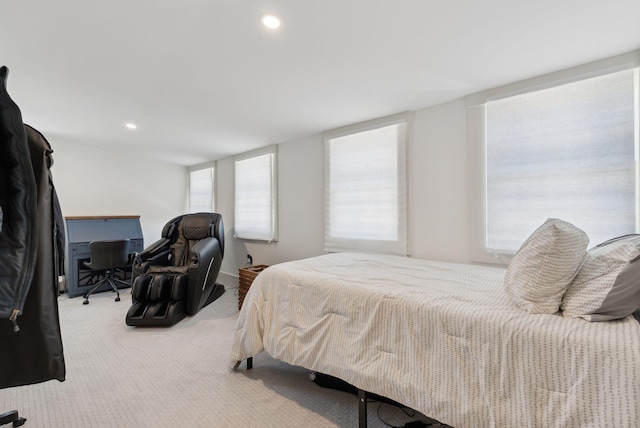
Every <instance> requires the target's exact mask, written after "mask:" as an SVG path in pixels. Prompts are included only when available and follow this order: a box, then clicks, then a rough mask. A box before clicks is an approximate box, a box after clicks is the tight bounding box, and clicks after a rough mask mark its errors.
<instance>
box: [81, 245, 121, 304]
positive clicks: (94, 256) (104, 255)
mask: <svg viewBox="0 0 640 428" xmlns="http://www.w3.org/2000/svg"><path fill="white" fill-rule="evenodd" d="M89 255H90V257H91V260H90V261H89V262H84V263H83V264H84V266H85V267H88V268H89V269H91V271H92V272H99V271H104V272H105V273H104V278H103V279H101V280H100V281H98V282H97V283H96V285H94V286H93V287H92V288H91V289H90V290H89V291H87V292H86V293H85V294H84V295H83V297H84V302H82V304H83V305H88V304H89V296H90V295H91V294H93V293H95V292H96V291H98V289H99V288H100V287H102V285H104V284H105V283H108V284H109V285H110V286H111V288H112V289H113V291H115V292H116V298H115V301H116V302H119V301H120V292H119V291H118V287H117V286H116V283H118V284H121V285H124V286H126V287H129V285H130V284H129V283H127V282H125V281H122V280H121V279H120V278H117V277H115V276H114V275H113V273H114V271H115V270H116V268H121V267H123V266H125V265H126V264H127V262H128V261H129V240H128V239H119V240H114V241H91V242H89Z"/></svg>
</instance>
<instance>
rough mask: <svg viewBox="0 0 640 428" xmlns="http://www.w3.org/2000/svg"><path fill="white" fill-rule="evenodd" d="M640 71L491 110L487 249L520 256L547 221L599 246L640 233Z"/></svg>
mask: <svg viewBox="0 0 640 428" xmlns="http://www.w3.org/2000/svg"><path fill="white" fill-rule="evenodd" d="M634 104H635V101H634V71H633V70H632V69H629V70H624V71H619V72H616V73H611V74H606V75H604V76H598V77H593V78H589V79H586V80H581V81H578V82H573V83H569V84H565V85H561V86H557V87H553V88H549V89H545V90H541V91H536V92H531V93H527V94H522V95H518V96H513V97H509V98H505V99H500V100H496V101H490V102H488V103H487V116H486V117H487V137H486V138H487V155H486V156H487V159H486V162H487V166H486V168H487V177H486V180H487V184H486V186H487V195H486V198H487V248H489V249H494V250H510V251H514V250H517V249H518V248H519V246H520V245H521V244H522V242H523V241H524V240H525V239H526V238H527V236H528V235H529V234H530V233H531V232H532V231H533V230H534V229H535V228H536V227H537V226H539V225H540V224H542V223H543V222H544V220H545V219H546V218H549V217H556V218H561V219H563V220H566V221H569V222H571V223H574V224H575V225H577V226H578V227H580V228H582V229H583V230H584V231H585V232H586V233H587V235H588V236H589V237H590V239H591V243H592V244H597V243H599V242H602V241H605V240H607V239H609V238H612V237H614V236H618V235H622V234H625V233H632V232H634V231H636V229H637V228H636V184H637V183H636V159H635V153H636V141H635V138H634V137H635V136H634V134H635V131H634V123H635V121H636V115H637V113H636V112H635V105H634Z"/></svg>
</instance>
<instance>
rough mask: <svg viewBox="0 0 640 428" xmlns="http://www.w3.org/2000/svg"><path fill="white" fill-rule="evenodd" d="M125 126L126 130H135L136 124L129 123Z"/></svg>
mask: <svg viewBox="0 0 640 428" xmlns="http://www.w3.org/2000/svg"><path fill="white" fill-rule="evenodd" d="M125 126H126V127H127V128H129V129H136V128H137V126H136V124H135V123H131V122H129V123H127V124H126V125H125Z"/></svg>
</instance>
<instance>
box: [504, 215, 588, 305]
mask: <svg viewBox="0 0 640 428" xmlns="http://www.w3.org/2000/svg"><path fill="white" fill-rule="evenodd" d="M588 243H589V238H588V237H587V234H586V233H584V232H583V231H582V230H581V229H579V228H578V227H576V226H574V225H572V224H570V223H567V222H565V221H562V220H559V219H554V218H550V219H548V220H547V221H546V222H545V223H544V224H543V225H542V226H540V227H539V228H538V229H536V230H535V232H533V233H532V234H531V236H529V238H527V240H526V241H524V243H523V244H522V246H521V247H520V249H519V250H518V252H517V253H516V254H515V256H513V259H512V260H511V263H509V266H508V267H507V272H506V273H505V277H504V285H505V290H506V292H507V294H508V295H509V296H510V297H511V299H512V300H513V301H514V302H515V304H516V305H518V307H519V308H521V309H524V310H526V311H528V312H531V313H534V314H553V313H556V312H557V311H558V309H559V308H560V302H561V301H562V295H563V294H564V292H565V291H566V289H567V287H568V286H569V284H571V281H573V278H574V277H575V276H576V274H577V273H578V269H579V268H580V265H581V264H582V262H583V260H584V258H585V256H586V254H587V244H588Z"/></svg>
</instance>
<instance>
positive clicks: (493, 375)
mask: <svg viewBox="0 0 640 428" xmlns="http://www.w3.org/2000/svg"><path fill="white" fill-rule="evenodd" d="M504 272H505V270H504V269H500V268H495V267H487V266H478V265H465V264H453V263H444V262H435V261H426V260H419V259H413V258H403V257H396V256H376V255H365V254H353V253H338V254H327V255H323V256H319V257H314V258H310V259H305V260H299V261H293V262H287V263H282V264H279V265H274V266H271V267H269V268H268V269H266V270H265V271H263V272H262V273H260V274H259V275H258V277H257V278H256V279H255V281H254V282H253V284H252V286H251V289H250V290H249V292H248V294H247V296H246V299H245V301H244V304H243V306H242V310H241V311H240V314H239V318H238V323H237V327H236V331H235V336H234V342H233V345H232V350H231V358H232V360H233V361H234V362H235V361H241V360H244V359H246V358H249V357H253V356H255V355H258V354H259V353H261V352H263V351H266V352H268V353H269V354H270V355H271V356H272V357H274V358H276V359H279V360H282V361H285V362H287V363H289V364H292V365H297V366H301V367H305V368H307V369H309V370H313V371H318V372H322V373H326V374H329V375H332V376H336V377H339V378H341V379H343V380H345V381H347V382H349V383H351V384H353V385H355V386H356V387H358V388H360V389H363V390H366V391H369V392H373V393H376V394H379V395H382V396H385V397H388V398H391V399H393V400H395V401H398V402H400V403H403V404H405V405H407V406H409V407H411V408H413V409H415V410H418V411H420V412H422V413H424V414H425V415H427V416H430V417H432V418H435V419H437V420H439V421H441V422H443V423H446V424H448V425H452V426H454V427H456V428H464V427H500V428H502V427H540V426H545V427H580V428H584V427H605V426H607V427H609V426H611V427H614V426H615V427H632V426H637V423H638V420H640V414H639V411H638V406H639V403H640V325H639V324H638V322H637V321H636V320H635V319H634V318H633V317H628V318H625V319H622V320H617V321H607V322H600V323H589V322H587V321H584V320H582V319H568V318H567V319H565V318H563V317H562V316H561V314H553V315H546V314H535V315H534V314H529V313H527V312H525V311H523V310H521V309H518V308H517V307H516V306H515V305H514V304H513V303H512V302H511V301H510V300H509V298H508V296H507V295H506V293H505V292H504V289H503V285H502V279H503V276H504Z"/></svg>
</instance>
